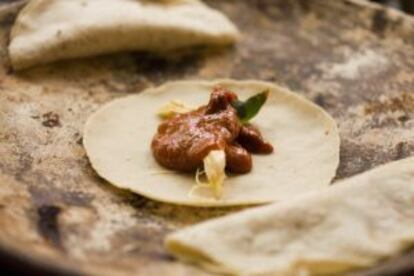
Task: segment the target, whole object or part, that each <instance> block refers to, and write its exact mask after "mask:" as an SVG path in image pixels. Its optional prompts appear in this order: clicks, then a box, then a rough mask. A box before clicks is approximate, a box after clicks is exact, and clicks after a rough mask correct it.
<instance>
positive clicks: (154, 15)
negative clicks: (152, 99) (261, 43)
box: [9, 0, 239, 70]
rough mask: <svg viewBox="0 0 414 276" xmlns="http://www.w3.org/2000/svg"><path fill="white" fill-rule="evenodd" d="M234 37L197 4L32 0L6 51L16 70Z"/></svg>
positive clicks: (190, 0) (217, 16)
mask: <svg viewBox="0 0 414 276" xmlns="http://www.w3.org/2000/svg"><path fill="white" fill-rule="evenodd" d="M238 37H239V34H238V31H237V28H236V27H235V26H234V25H233V23H231V22H230V20H228V19H227V18H226V17H225V16H224V15H223V14H221V13H220V12H218V11H215V10H213V9H211V8H209V7H207V6H206V5H204V4H203V3H202V2H201V1H197V0H169V1H166V0H164V1H161V0H158V1H154V0H152V1H143V0H31V1H30V2H29V3H28V4H27V6H25V7H24V8H23V10H22V11H21V12H20V14H19V15H18V17H17V19H16V22H15V24H14V26H13V28H12V32H11V38H10V39H11V43H10V46H9V53H10V58H11V63H12V66H13V68H14V69H16V70H19V69H24V68H27V67H30V66H33V65H37V64H43V63H48V62H53V61H57V60H62V59H71V58H78V57H86V56H94V55H99V54H104V53H112V52H119V51H128V50H140V51H142V50H144V51H151V52H165V51H171V50H175V49H178V48H185V47H190V46H194V45H226V44H231V43H234V42H235V41H236V40H237V39H238Z"/></svg>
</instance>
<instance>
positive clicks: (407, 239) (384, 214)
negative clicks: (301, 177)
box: [166, 158, 414, 275]
mask: <svg viewBox="0 0 414 276" xmlns="http://www.w3.org/2000/svg"><path fill="white" fill-rule="evenodd" d="M413 229H414V158H409V159H406V160H402V161H396V162H393V163H390V164H388V165H383V166H381V167H378V168H376V169H373V170H371V171H369V172H366V173H362V174H360V175H358V176H355V177H352V178H349V179H347V180H344V181H342V182H340V183H338V184H335V185H333V187H332V188H329V189H326V190H324V191H322V192H319V193H311V194H308V195H304V196H301V197H297V198H295V199H292V200H289V201H284V202H281V203H278V204H273V205H267V206H265V207H259V208H254V209H250V210H247V211H244V212H240V213H237V214H234V215H230V216H227V217H222V218H219V219H215V220H211V221H207V222H205V223H202V224H199V225H196V226H193V227H190V228H188V229H184V230H182V231H179V232H177V233H174V234H172V235H170V236H169V237H168V238H167V240H166V246H167V249H168V250H169V251H170V252H171V253H172V254H174V255H175V256H177V257H178V258H181V259H183V260H186V261H191V262H194V263H197V264H199V265H201V266H204V267H206V268H209V269H212V270H215V271H220V272H227V273H231V274H240V275H241V274H242V275H256V274H260V275H299V274H300V273H303V274H300V275H315V274H318V275H319V274H331V273H332V274H334V273H342V272H344V271H347V270H350V269H352V268H358V267H366V266H369V265H372V264H374V263H375V262H376V261H378V260H379V259H382V258H385V257H388V256H391V255H393V254H396V253H398V252H400V251H402V250H403V249H405V248H406V247H407V246H408V245H409V244H412V243H413V242H414V231H413ZM335 275H336V274H335Z"/></svg>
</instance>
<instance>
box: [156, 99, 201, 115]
mask: <svg viewBox="0 0 414 276" xmlns="http://www.w3.org/2000/svg"><path fill="white" fill-rule="evenodd" d="M194 109H195V108H193V107H190V106H188V105H186V104H184V103H183V102H181V101H178V100H172V101H170V102H169V103H168V104H166V105H164V106H162V107H161V108H160V109H159V110H158V111H157V115H158V116H160V117H161V118H162V119H168V118H171V117H172V116H174V115H176V114H181V113H186V112H190V111H193V110H194Z"/></svg>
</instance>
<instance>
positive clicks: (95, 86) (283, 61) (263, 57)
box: [0, 0, 414, 276]
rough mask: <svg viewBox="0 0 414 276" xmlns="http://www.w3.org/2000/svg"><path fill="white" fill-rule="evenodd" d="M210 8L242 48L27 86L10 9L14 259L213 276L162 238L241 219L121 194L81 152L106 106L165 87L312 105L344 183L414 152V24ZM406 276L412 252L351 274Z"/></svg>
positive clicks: (356, 7)
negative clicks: (176, 83)
mask: <svg viewBox="0 0 414 276" xmlns="http://www.w3.org/2000/svg"><path fill="white" fill-rule="evenodd" d="M2 2H12V1H2ZM207 2H208V3H209V4H210V5H211V6H213V7H216V8H218V9H220V10H221V11H223V12H225V13H226V14H227V15H228V16H229V17H230V18H231V19H232V20H234V21H235V22H236V24H237V25H238V26H239V27H240V29H241V30H242V32H243V35H244V37H243V40H242V41H241V43H239V44H238V45H237V46H236V47H234V48H228V49H214V50H206V49H204V48H201V47H200V48H197V49H194V51H191V52H182V53H179V54H177V56H174V57H170V58H162V57H156V56H153V55H148V54H145V53H127V54H117V55H110V56H105V57H99V58H90V59H83V60H75V61H69V62H62V63H58V64H55V65H50V66H43V67H40V68H36V69H32V70H29V71H25V72H22V73H18V74H16V73H13V72H12V71H11V70H10V68H9V66H8V61H7V52H6V45H7V40H8V32H9V29H10V26H11V24H12V22H13V20H14V16H15V14H16V12H17V10H18V9H19V7H20V6H21V5H20V4H19V3H17V4H13V3H8V4H3V5H1V6H0V43H1V44H0V62H1V63H2V66H1V68H0V114H1V115H0V156H1V158H0V183H1V186H0V203H1V205H0V226H1V227H0V245H1V247H2V248H3V253H4V254H11V255H10V258H12V259H13V258H15V257H18V258H19V259H18V260H23V261H29V262H32V263H33V264H37V265H39V266H40V267H43V268H44V269H57V268H58V269H65V270H69V271H78V272H89V273H95V274H97V273H106V274H110V275H132V274H134V275H163V274H166V275H205V274H206V273H204V272H202V271H201V270H198V269H197V268H194V267H191V266H187V265H184V264H181V263H179V262H177V261H175V260H174V259H172V258H171V257H170V256H169V255H168V254H167V253H166V251H165V250H164V249H163V246H162V241H163V238H164V237H165V235H166V234H167V233H169V232H171V231H173V230H175V229H179V228H181V227H183V226H185V225H190V224H193V223H196V222H199V221H202V220H204V219H207V218H211V217H215V216H219V215H223V214H225V213H228V212H231V211H235V210H237V208H231V209H229V208H227V209H218V208H217V209H202V208H189V207H178V206H174V205H169V204H162V203H158V202H154V201H151V200H147V199H145V198H143V197H141V196H138V195H134V194H131V193H129V192H126V191H122V190H118V189H116V188H113V187H112V186H111V185H109V184H107V183H106V182H105V181H103V180H101V179H100V178H99V177H98V176H97V175H96V174H95V173H94V171H93V170H92V169H91V167H90V165H89V163H88V159H87V157H86V155H85V151H84V149H83V147H82V127H83V124H84V122H85V120H86V118H87V117H88V115H90V114H91V113H92V112H93V111H95V110H96V109H97V108H99V107H100V106H101V105H102V104H103V103H105V102H108V101H109V100H111V99H114V98H117V97H122V96H125V95H128V94H130V93H136V92H139V91H140V90H142V89H144V88H146V87H150V86H154V85H158V84H161V83H163V82H165V81H168V80H178V79H197V78H203V79H213V78H225V77H229V78H236V79H260V80H267V81H274V82H277V83H280V84H282V85H285V86H287V87H289V88H290V89H292V90H294V91H296V92H298V93H300V94H302V95H304V96H305V97H307V98H308V99H310V100H312V101H314V102H316V103H317V104H319V105H321V106H322V107H324V108H325V109H326V110H327V111H328V112H330V113H331V114H332V115H333V117H334V118H335V119H336V120H337V122H338V124H339V127H340V131H341V139H342V146H341V164H340V167H339V170H338V176H337V178H338V179H340V178H343V177H347V176H351V175H354V174H356V173H359V172H362V171H365V170H367V169H369V168H371V167H374V166H376V165H379V164H383V163H386V162H388V161H390V160H395V159H400V158H403V157H406V156H410V155H412V154H413V153H414V139H413V138H414V21H413V19H412V18H409V17H407V16H404V15H402V14H400V13H398V12H395V11H391V10H384V9H383V8H380V7H379V6H374V5H370V4H364V3H363V2H362V1H357V0H354V1H352V0H341V1H340V0H338V1H322V0H310V1H302V0H273V1H270V0H267V1H266V0H262V1H219V0H216V1H213V0H211V1H207ZM137 108H139V107H137ZM131 127H133V126H131ZM276 146H277V145H276ZM13 260H16V259H13ZM2 266H3V265H2ZM410 268H414V251H413V252H412V253H406V254H405V255H404V256H400V257H396V258H394V259H392V260H389V261H386V262H384V263H383V264H381V265H379V266H378V267H377V268H374V269H370V270H367V271H363V272H358V273H354V274H353V275H360V276H362V275H395V274H396V272H397V271H398V272H400V273H402V271H405V270H407V269H410ZM167 273H168V274H167ZM407 275H408V274H407Z"/></svg>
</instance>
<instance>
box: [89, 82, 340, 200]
mask: <svg viewBox="0 0 414 276" xmlns="http://www.w3.org/2000/svg"><path fill="white" fill-rule="evenodd" d="M216 85H221V86H224V87H228V88H229V89H230V90H232V91H234V92H236V93H237V94H238V95H239V98H240V99H246V98H247V97H250V96H252V95H254V94H256V93H257V92H260V91H263V90H265V89H269V90H270V96H269V99H268V101H267V102H266V104H265V105H264V107H263V108H262V110H261V111H260V113H259V115H258V116H256V117H255V119H254V120H253V121H252V122H253V124H255V125H256V126H257V127H258V128H259V129H260V131H261V132H262V133H263V135H264V137H265V138H266V140H268V141H270V142H271V143H272V144H273V145H274V146H275V153H273V154H270V155H253V170H252V172H250V173H248V174H245V175H234V176H229V177H228V178H227V179H226V180H225V182H224V187H223V196H222V198H221V199H219V200H216V199H214V197H213V196H212V195H210V194H208V193H207V192H208V191H206V192H205V194H200V197H191V196H189V191H190V190H191V188H192V187H193V185H195V179H194V174H182V173H177V172H173V171H169V170H166V169H165V168H163V167H161V166H159V165H158V164H157V163H156V161H155V160H154V158H153V156H152V153H151V149H150V145H151V140H152V137H153V135H154V134H155V133H156V130H157V127H158V125H159V124H160V122H161V121H160V119H159V118H158V116H157V114H156V113H157V110H158V109H159V108H160V107H161V106H164V105H165V104H166V103H168V102H170V101H171V100H180V101H182V102H184V103H186V104H188V105H190V106H200V105H204V104H206V103H207V102H208V99H209V96H210V93H211V92H212V89H213V87H214V86H216ZM83 142H84V146H85V149H86V151H87V154H88V156H89V159H90V161H91V164H92V166H93V168H94V169H95V170H96V171H97V173H98V174H99V175H100V176H102V177H103V178H105V179H106V180H108V181H109V182H111V183H112V184H114V185H115V186H117V187H119V188H124V189H129V190H131V191H133V192H136V193H138V194H141V195H143V196H146V197H149V198H152V199H155V200H159V201H164V202H170V203H176V204H183V205H192V206H229V205H241V204H259V203H267V202H273V201H280V200H285V199H289V198H291V197H294V196H298V195H300V194H303V193H307V192H310V191H320V190H323V189H325V188H327V187H328V185H329V183H330V181H331V179H332V178H333V176H334V175H335V171H336V168H337V166H338V163H339V135H338V129H337V126H336V123H335V121H334V120H333V119H332V118H331V117H330V116H329V115H328V114H327V113H326V112H325V111H324V110H322V109H321V108H319V107H318V106H316V105H315V104H313V103H311V102H310V101H307V100H306V99H304V98H302V97H300V96H298V95H297V94H294V93H292V92H289V91H287V90H286V89H284V88H281V87H278V86H275V85H274V84H271V83H266V82H259V81H233V80H220V81H211V82H209V81H182V82H171V83H167V84H165V85H163V86H160V87H157V88H151V89H148V90H146V91H144V92H142V93H140V94H137V95H133V96H129V97H125V98H121V99H118V100H114V101H112V102H110V103H108V104H106V105H105V106H104V107H102V108H101V109H99V110H98V111H97V112H96V113H95V114H93V115H92V116H90V118H89V119H88V121H87V123H86V125H85V129H84V136H83ZM203 193H204V192H203Z"/></svg>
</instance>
